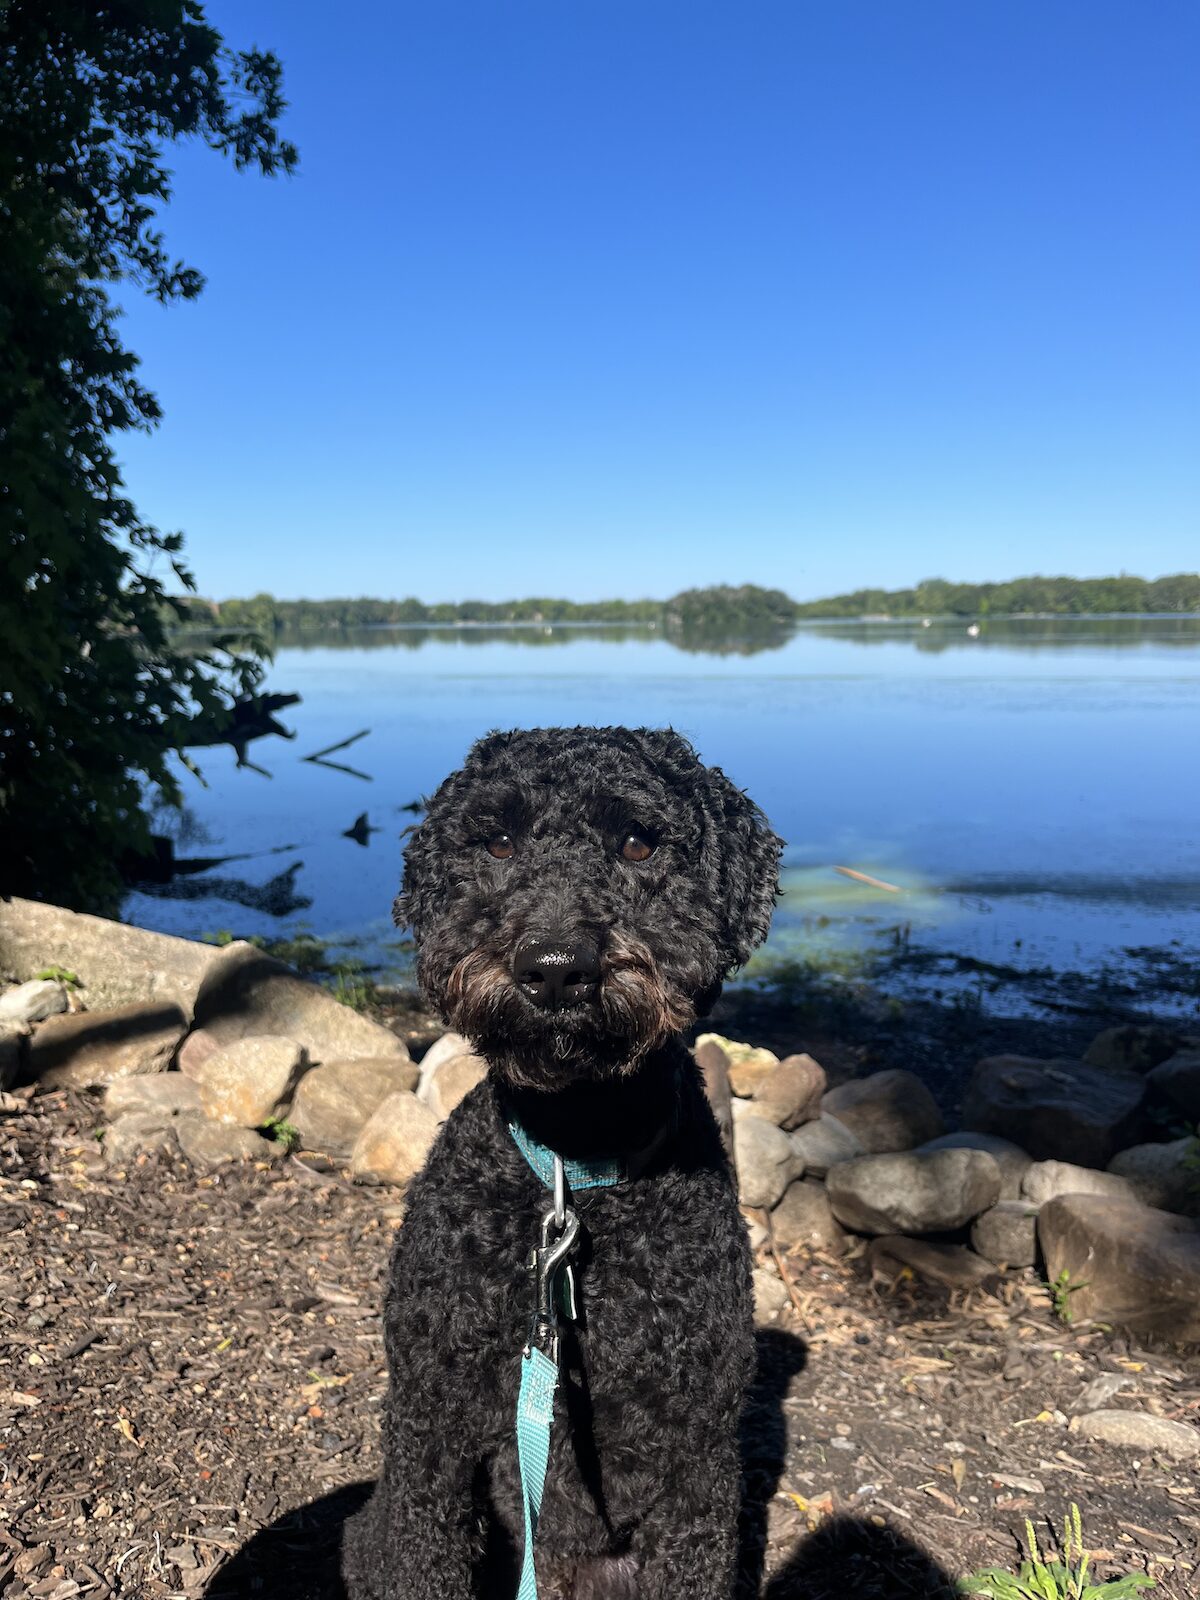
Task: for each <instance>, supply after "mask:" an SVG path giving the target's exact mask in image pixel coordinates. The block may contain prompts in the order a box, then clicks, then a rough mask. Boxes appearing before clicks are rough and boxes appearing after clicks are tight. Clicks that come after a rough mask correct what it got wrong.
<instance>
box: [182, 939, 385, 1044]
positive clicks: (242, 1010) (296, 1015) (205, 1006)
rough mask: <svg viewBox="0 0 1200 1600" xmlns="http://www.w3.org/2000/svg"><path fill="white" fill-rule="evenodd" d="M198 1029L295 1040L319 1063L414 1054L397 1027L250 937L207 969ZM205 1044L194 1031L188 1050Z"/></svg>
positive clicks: (211, 1036) (225, 1039) (223, 1036)
mask: <svg viewBox="0 0 1200 1600" xmlns="http://www.w3.org/2000/svg"><path fill="white" fill-rule="evenodd" d="M196 1028H197V1030H199V1031H200V1032H201V1033H203V1034H205V1035H207V1036H208V1040H212V1041H215V1042H216V1043H217V1044H218V1045H227V1044H232V1043H233V1042H234V1041H235V1040H237V1039H247V1038H254V1037H257V1036H258V1035H262V1034H268V1035H270V1036H272V1037H274V1038H286V1039H294V1040H295V1041H296V1042H297V1044H300V1045H302V1046H303V1047H304V1049H305V1051H306V1052H307V1055H308V1059H309V1060H310V1061H311V1062H312V1063H313V1065H314V1066H319V1065H321V1064H322V1063H323V1062H326V1061H351V1060H355V1059H360V1058H371V1059H380V1058H382V1057H385V1056H395V1057H396V1058H397V1059H399V1060H401V1061H407V1060H408V1049H407V1046H406V1045H405V1043H404V1041H403V1040H402V1039H399V1038H397V1036H396V1035H395V1034H394V1033H393V1032H392V1031H391V1029H390V1028H385V1027H384V1026H383V1025H382V1023H378V1022H373V1021H372V1020H371V1018H370V1017H364V1016H362V1015H361V1014H360V1013H359V1012H357V1011H354V1010H352V1009H351V1008H350V1007H349V1006H344V1005H342V1004H341V1003H340V1001H338V1000H336V999H335V998H334V997H333V995H332V994H330V992H329V990H328V989H323V988H322V987H321V986H320V984H316V983H310V982H308V980H307V979H305V978H300V977H298V976H297V975H296V974H295V973H294V972H293V971H292V969H291V968H290V967H287V966H285V965H284V964H283V962H282V961H276V960H274V958H273V957H271V956H268V955H265V954H264V953H263V951H261V950H258V949H256V948H255V947H254V946H253V945H250V944H242V943H237V944H231V945H228V946H227V947H226V948H225V949H224V950H222V951H221V953H220V955H219V957H218V958H217V960H216V961H214V962H213V964H212V966H211V967H210V969H209V971H208V972H207V973H206V974H205V978H204V981H203V983H202V984H201V985H200V989H199V992H198V993H197V995H196ZM206 1043H207V1040H195V1042H194V1036H193V1037H191V1038H189V1040H188V1053H189V1054H190V1053H192V1052H199V1051H200V1050H201V1049H202V1047H203V1046H204V1044H206Z"/></svg>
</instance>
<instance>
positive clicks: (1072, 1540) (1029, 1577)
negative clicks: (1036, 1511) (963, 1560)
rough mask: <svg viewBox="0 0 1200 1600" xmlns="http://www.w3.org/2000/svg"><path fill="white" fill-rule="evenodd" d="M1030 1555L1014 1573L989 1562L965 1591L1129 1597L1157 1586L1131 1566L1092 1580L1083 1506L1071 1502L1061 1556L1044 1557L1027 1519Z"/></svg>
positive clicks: (1046, 1599)
mask: <svg viewBox="0 0 1200 1600" xmlns="http://www.w3.org/2000/svg"><path fill="white" fill-rule="evenodd" d="M1025 1542H1026V1557H1025V1560H1023V1561H1022V1562H1021V1565H1020V1566H1019V1567H1018V1569H1017V1571H1016V1572H1015V1573H1013V1572H1005V1571H1003V1570H1002V1569H1001V1568H1000V1567H985V1568H984V1569H983V1570H982V1571H981V1572H976V1573H975V1574H974V1575H973V1576H971V1577H969V1578H961V1579H960V1580H959V1582H958V1589H959V1591H960V1592H961V1593H962V1594H977V1595H986V1596H988V1597H989V1600H1128V1597H1129V1596H1132V1595H1136V1594H1137V1593H1138V1591H1139V1590H1141V1589H1153V1588H1154V1579H1153V1578H1148V1577H1146V1575H1145V1574H1144V1573H1141V1572H1131V1573H1127V1574H1126V1575H1125V1577H1123V1578H1108V1579H1105V1580H1103V1581H1101V1582H1093V1581H1092V1579H1091V1578H1090V1577H1089V1575H1088V1565H1089V1561H1090V1557H1089V1556H1088V1552H1087V1551H1086V1550H1085V1549H1084V1546H1083V1528H1082V1524H1081V1522H1080V1517H1079V1507H1078V1506H1077V1505H1074V1504H1072V1506H1071V1513H1070V1515H1069V1516H1068V1517H1066V1518H1065V1519H1064V1522H1063V1533H1062V1538H1061V1539H1060V1540H1059V1545H1060V1553H1059V1556H1058V1559H1057V1560H1051V1561H1047V1560H1043V1559H1042V1555H1041V1552H1040V1551H1039V1549H1038V1542H1037V1535H1036V1534H1035V1533H1034V1531H1033V1523H1032V1522H1030V1521H1029V1520H1028V1518H1027V1519H1026V1522H1025Z"/></svg>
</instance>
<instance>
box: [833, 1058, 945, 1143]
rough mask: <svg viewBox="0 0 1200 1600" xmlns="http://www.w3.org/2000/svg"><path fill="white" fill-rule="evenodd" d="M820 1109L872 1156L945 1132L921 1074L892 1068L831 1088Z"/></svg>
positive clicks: (940, 1115) (943, 1123) (942, 1122)
mask: <svg viewBox="0 0 1200 1600" xmlns="http://www.w3.org/2000/svg"><path fill="white" fill-rule="evenodd" d="M821 1110H822V1111H827V1112H829V1114H830V1115H831V1116H834V1117H836V1118H837V1119H838V1121H839V1122H840V1123H842V1124H843V1125H844V1126H845V1127H847V1128H849V1130H850V1132H851V1133H852V1134H853V1135H854V1136H855V1138H856V1139H857V1140H858V1142H859V1143H860V1144H861V1145H862V1147H863V1149H864V1150H866V1151H867V1152H868V1154H870V1155H882V1154H886V1153H887V1152H890V1151H893V1150H912V1149H913V1148H914V1147H915V1146H916V1145H919V1144H924V1143H925V1142H926V1140H928V1139H936V1138H937V1137H938V1136H939V1135H940V1134H943V1133H945V1131H946V1123H945V1119H944V1118H943V1116H942V1113H941V1112H940V1111H939V1110H938V1107H937V1101H936V1100H935V1099H934V1098H933V1096H932V1095H931V1094H930V1092H929V1090H928V1089H927V1088H926V1087H925V1085H924V1084H923V1083H922V1082H921V1080H920V1078H918V1077H917V1076H916V1074H915V1073H912V1072H903V1071H901V1070H899V1069H896V1068H893V1069H892V1070H890V1071H888V1072H873V1073H872V1074H871V1076H870V1077H869V1078H851V1079H850V1081H849V1082H848V1083H842V1084H839V1085H838V1087H837V1088H836V1089H830V1091H829V1093H828V1094H827V1095H826V1096H825V1098H824V1099H823V1100H822V1102H821Z"/></svg>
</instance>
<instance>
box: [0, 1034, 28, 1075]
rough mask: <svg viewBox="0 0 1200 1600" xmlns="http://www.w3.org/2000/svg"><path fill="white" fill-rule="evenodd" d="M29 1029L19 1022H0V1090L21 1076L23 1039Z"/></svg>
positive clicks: (23, 1056)
mask: <svg viewBox="0 0 1200 1600" xmlns="http://www.w3.org/2000/svg"><path fill="white" fill-rule="evenodd" d="M28 1037H29V1029H28V1028H26V1027H24V1026H23V1024H21V1023H19V1022H0V1092H3V1091H4V1090H5V1089H9V1088H11V1087H12V1085H13V1084H14V1083H16V1082H17V1081H18V1079H19V1078H21V1077H22V1076H23V1075H24V1073H23V1067H24V1060H25V1041H26V1039H27V1038H28Z"/></svg>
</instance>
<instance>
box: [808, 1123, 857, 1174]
mask: <svg viewBox="0 0 1200 1600" xmlns="http://www.w3.org/2000/svg"><path fill="white" fill-rule="evenodd" d="M792 1149H793V1150H794V1151H795V1153H796V1158H797V1160H798V1161H799V1162H800V1165H801V1170H803V1171H804V1172H806V1173H810V1174H811V1175H812V1176H813V1177H814V1178H823V1177H824V1176H825V1175H826V1173H827V1172H829V1171H830V1170H831V1168H833V1167H836V1166H837V1165H838V1163H839V1162H842V1161H853V1159H854V1157H855V1156H861V1155H865V1154H866V1152H865V1151H864V1149H863V1147H862V1145H861V1144H860V1143H859V1141H858V1140H857V1139H856V1138H855V1136H854V1134H852V1133H851V1132H850V1129H849V1128H848V1127H847V1126H846V1125H845V1123H844V1122H842V1121H841V1120H840V1119H839V1118H837V1117H833V1116H830V1114H829V1113H828V1112H827V1111H823V1112H822V1113H821V1115H820V1116H819V1117H818V1118H817V1120H816V1121H815V1122H806V1123H805V1124H804V1126H803V1127H801V1128H797V1129H796V1131H795V1133H793V1134H792Z"/></svg>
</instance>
